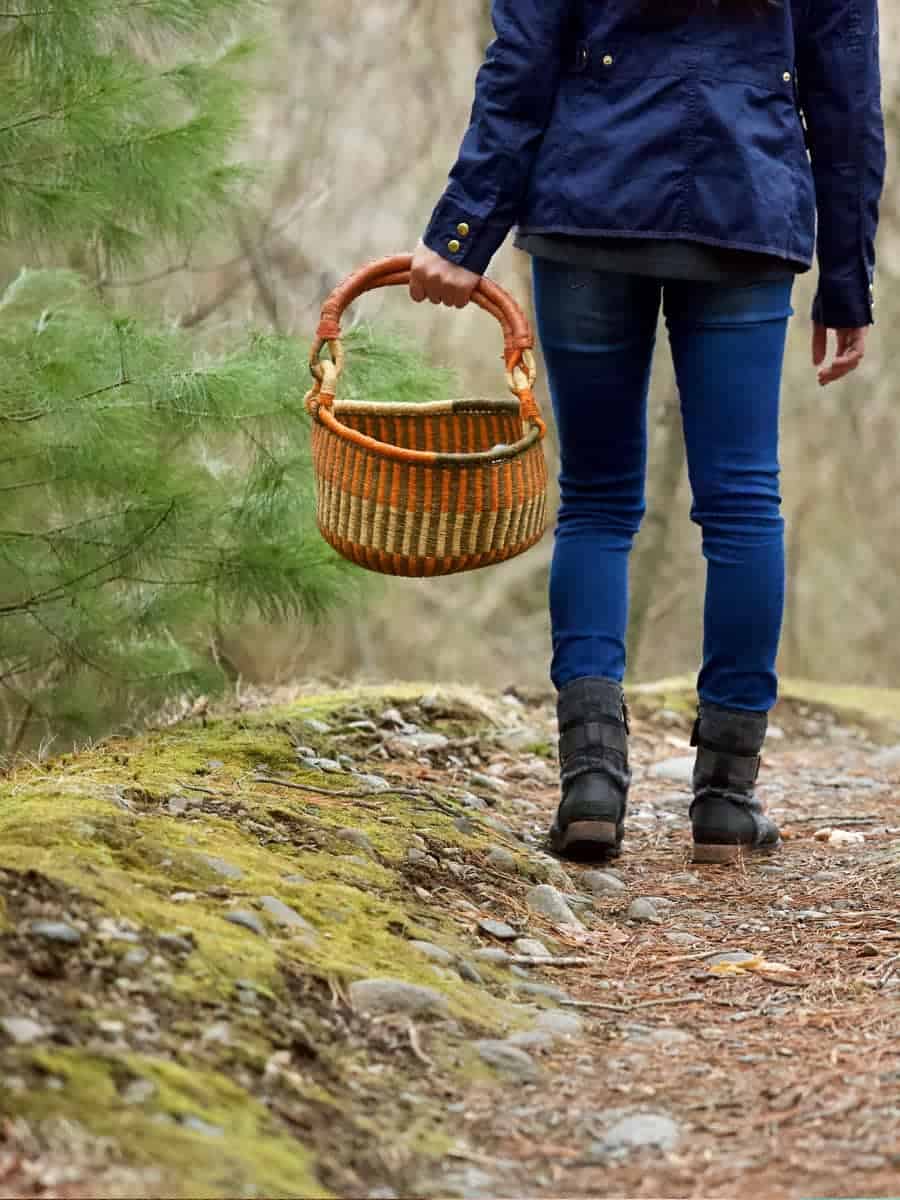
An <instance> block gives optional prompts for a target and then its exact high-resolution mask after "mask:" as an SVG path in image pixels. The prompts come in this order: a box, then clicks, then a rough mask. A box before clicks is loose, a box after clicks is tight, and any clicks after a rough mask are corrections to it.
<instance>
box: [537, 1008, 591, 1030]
mask: <svg viewBox="0 0 900 1200" xmlns="http://www.w3.org/2000/svg"><path fill="white" fill-rule="evenodd" d="M534 1027H535V1029H536V1030H538V1031H539V1032H540V1033H549V1034H550V1035H551V1036H552V1037H577V1036H578V1035H579V1034H580V1033H581V1032H582V1030H583V1028H584V1023H583V1021H582V1020H581V1017H579V1015H578V1014H577V1013H570V1012H565V1011H564V1010H563V1009H559V1008H551V1009H549V1010H548V1011H547V1012H542V1013H541V1014H540V1015H539V1016H538V1019H537V1021H536V1022H535V1025H534Z"/></svg>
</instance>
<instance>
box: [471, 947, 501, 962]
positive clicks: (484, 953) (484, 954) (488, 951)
mask: <svg viewBox="0 0 900 1200" xmlns="http://www.w3.org/2000/svg"><path fill="white" fill-rule="evenodd" d="M472 957H473V958H477V959H478V960H479V961H480V962H489V963H507V962H509V953H508V952H507V951H506V950H504V949H503V948H502V947H501V946H482V947H480V948H479V949H478V950H476V951H474V953H473V955H472Z"/></svg>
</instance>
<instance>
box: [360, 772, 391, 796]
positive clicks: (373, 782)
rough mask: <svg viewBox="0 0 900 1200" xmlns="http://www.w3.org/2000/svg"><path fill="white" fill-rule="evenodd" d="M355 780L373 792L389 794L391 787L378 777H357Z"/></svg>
mask: <svg viewBox="0 0 900 1200" xmlns="http://www.w3.org/2000/svg"><path fill="white" fill-rule="evenodd" d="M355 778H356V779H357V780H358V782H359V783H362V784H364V785H365V786H366V787H367V788H369V790H370V791H373V792H389V791H390V790H391V785H390V784H389V783H388V781H387V780H386V779H382V777H381V776H380V775H357V776H355Z"/></svg>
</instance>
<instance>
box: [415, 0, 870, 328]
mask: <svg viewBox="0 0 900 1200" xmlns="http://www.w3.org/2000/svg"><path fill="white" fill-rule="evenodd" d="M639 8H640V3H639V0H493V5H492V14H493V22H494V28H495V31H496V37H495V38H494V40H493V41H492V42H491V44H490V46H489V47H488V50H487V55H486V58H485V61H484V63H483V65H482V66H481V68H480V70H479V72H478V76H477V80H476V88H475V101H474V104H473V106H472V112H471V122H470V125H469V128H468V130H467V132H466V134H465V137H464V139H463V142H462V147H461V150H460V154H459V157H458V159H457V161H456V163H455V165H454V166H453V169H452V171H451V172H450V178H449V182H448V186H447V188H446V191H445V192H444V195H443V196H442V197H441V199H440V201H439V202H438V204H437V206H436V208H435V210H434V213H433V216H432V218H431V221H430V223H429V225H428V228H427V230H426V231H425V234H424V236H423V240H424V242H425V244H426V245H427V246H429V247H430V248H431V249H432V250H435V251H436V252H437V253H438V254H440V255H442V256H443V257H444V258H446V259H449V260H450V261H452V262H455V263H458V264H459V265H461V266H464V267H468V268H469V269H470V270H472V271H475V272H477V273H478V274H483V273H484V272H485V270H486V268H487V265H488V263H489V262H490V260H491V258H492V256H493V255H494V253H495V252H496V251H497V249H498V248H499V247H500V245H501V243H502V242H503V241H504V239H505V238H506V235H507V234H508V233H509V231H510V229H511V228H512V226H513V225H518V227H519V229H520V230H521V231H522V232H523V233H548V232H554V233H567V234H589V235H595V236H602V235H614V236H618V237H622V236H625V237H627V236H628V235H634V236H638V235H641V236H644V237H647V236H652V237H660V238H688V239H691V240H694V241H699V242H705V243H708V244H709V245H715V246H729V247H734V248H736V249H746V250H756V251H763V252H765V253H769V254H773V255H776V256H778V257H781V258H784V259H788V260H791V261H793V262H796V263H800V264H802V267H803V268H809V267H810V266H811V264H812V261H813V254H814V250H815V248H816V214H817V212H818V258H819V285H818V291H817V294H816V299H815V304H814V308H813V318H814V319H815V320H817V321H820V322H821V323H822V324H824V325H828V326H830V327H832V328H840V327H850V326H853V327H858V326H863V325H869V324H871V323H872V319H873V317H872V309H873V306H874V290H873V280H874V272H875V233H876V229H877V225H878V208H879V202H880V198H881V193H882V188H883V185H884V171H885V144H884V119H883V115H882V109H881V75H880V65H879V48H878V43H879V38H878V2H877V0H783V3H782V4H781V5H780V6H779V7H773V8H772V10H771V11H770V13H769V14H768V15H767V16H765V17H763V18H761V19H760V20H758V21H752V20H751V21H742V22H733V21H726V20H723V19H718V20H717V19H714V18H711V17H704V16H695V17H691V18H689V19H688V20H686V21H684V22H682V23H680V24H676V25H674V26H670V27H668V28H665V29H663V28H648V27H647V26H645V25H641V23H640V20H639V18H638V16H637V15H636V14H637V10H638V9H639Z"/></svg>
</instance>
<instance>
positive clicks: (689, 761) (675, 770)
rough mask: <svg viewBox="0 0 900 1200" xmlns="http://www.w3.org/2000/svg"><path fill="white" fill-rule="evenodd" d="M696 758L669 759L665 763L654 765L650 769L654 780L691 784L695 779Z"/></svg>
mask: <svg viewBox="0 0 900 1200" xmlns="http://www.w3.org/2000/svg"><path fill="white" fill-rule="evenodd" d="M694 762H695V759H694V756H693V754H692V755H691V756H690V757H689V758H688V757H686V758H667V759H665V760H664V761H663V762H658V763H654V765H653V766H652V767H651V768H650V776H651V778H652V779H671V780H674V782H676V783H691V782H693V778H694Z"/></svg>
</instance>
